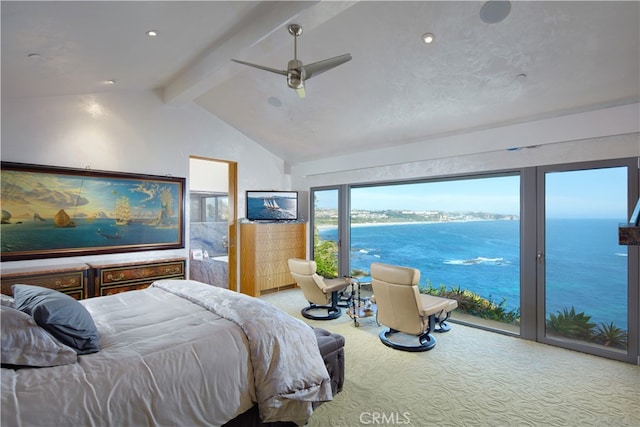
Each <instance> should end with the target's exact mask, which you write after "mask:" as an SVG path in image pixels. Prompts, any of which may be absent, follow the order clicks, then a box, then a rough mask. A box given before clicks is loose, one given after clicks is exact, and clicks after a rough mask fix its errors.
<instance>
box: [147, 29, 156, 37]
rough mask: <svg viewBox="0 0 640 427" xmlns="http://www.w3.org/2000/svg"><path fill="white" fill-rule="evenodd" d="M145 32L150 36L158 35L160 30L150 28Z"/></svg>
mask: <svg viewBox="0 0 640 427" xmlns="http://www.w3.org/2000/svg"><path fill="white" fill-rule="evenodd" d="M145 34H146V35H148V36H149V37H155V36H157V35H158V32H157V31H156V30H149V31H147V32H146V33H145Z"/></svg>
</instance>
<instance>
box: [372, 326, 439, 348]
mask: <svg viewBox="0 0 640 427" xmlns="http://www.w3.org/2000/svg"><path fill="white" fill-rule="evenodd" d="M397 334H401V335H403V336H406V337H407V338H409V337H411V338H412V340H417V343H414V344H411V342H410V341H409V340H407V341H408V342H407V343H404V342H400V341H399V340H398V339H392V337H393V336H394V335H397ZM379 337H380V341H382V344H384V345H386V346H387V347H391V348H393V349H396V350H402V351H413V352H417V351H428V350H431V349H432V348H433V347H435V345H436V339H435V338H434V337H432V336H431V334H429V333H428V332H426V333H424V334H422V335H419V336H417V335H408V334H403V333H402V332H398V331H396V330H394V329H391V328H388V329H385V330H383V331H382V332H380V335H379Z"/></svg>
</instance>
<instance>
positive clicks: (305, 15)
mask: <svg viewBox="0 0 640 427" xmlns="http://www.w3.org/2000/svg"><path fill="white" fill-rule="evenodd" d="M356 3H357V2H333V1H281V2H272V1H265V2H261V3H260V4H259V5H257V6H256V8H255V9H253V10H252V11H251V13H250V14H249V15H248V16H247V17H246V18H245V19H243V20H241V21H240V22H239V23H238V24H237V25H236V26H234V28H233V29H232V30H231V31H229V32H228V33H227V35H226V37H223V38H222V39H221V40H219V41H217V42H216V43H214V44H213V45H212V46H211V47H210V48H209V49H208V50H207V51H206V52H204V53H203V54H202V55H200V56H199V58H198V59H197V60H196V61H194V62H193V63H192V64H191V65H190V66H189V67H188V68H186V69H185V70H184V71H182V72H181V73H180V74H179V75H178V76H177V77H176V78H174V79H173V81H172V82H171V83H169V85H167V86H166V87H165V88H164V90H163V94H162V97H163V101H164V102H165V103H167V104H174V105H179V104H184V103H186V102H190V101H192V100H194V99H196V98H198V97H199V96H201V95H203V94H204V93H206V92H208V91H209V90H211V89H212V88H214V87H215V86H217V85H218V84H220V83H221V82H223V81H225V80H226V79H228V78H230V77H231V76H233V75H234V74H235V73H237V72H239V70H241V67H238V66H234V65H237V64H234V65H232V62H231V58H234V57H239V56H241V54H242V53H243V52H245V51H248V50H251V48H254V47H255V46H257V45H259V44H260V43H261V42H262V41H264V40H265V39H266V38H267V37H269V36H270V35H271V34H272V33H273V32H275V31H276V30H280V29H282V28H283V27H284V26H285V25H286V24H289V23H292V22H301V23H303V24H304V26H305V29H312V28H315V27H317V26H318V25H320V24H322V23H323V22H326V21H327V20H329V19H331V18H333V17H335V16H336V15H338V14H340V13H341V12H342V11H344V10H345V9H347V8H349V7H351V6H352V5H354V4H356ZM290 43H291V40H290V38H286V37H281V41H278V42H277V43H276V42H274V43H272V46H277V45H279V44H280V45H282V46H284V45H285V44H286V45H287V46H288V45H289V44H290ZM257 59H259V58H256V59H255V60H257Z"/></svg>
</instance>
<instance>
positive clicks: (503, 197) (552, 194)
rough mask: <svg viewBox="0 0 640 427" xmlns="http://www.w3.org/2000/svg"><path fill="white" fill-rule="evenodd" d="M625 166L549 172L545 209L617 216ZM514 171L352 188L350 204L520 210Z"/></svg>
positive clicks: (324, 199)
mask: <svg viewBox="0 0 640 427" xmlns="http://www.w3.org/2000/svg"><path fill="white" fill-rule="evenodd" d="M626 183H627V181H626V168H623V167H620V168H607V169H597V170H586V171H569V172H560V173H551V174H547V176H546V201H545V204H546V211H547V216H548V217H553V218H618V219H620V220H622V219H624V218H625V217H626V215H627V196H626V194H627V185H626ZM519 193H520V179H519V177H517V176H507V177H494V178H479V179H465V180H456V181H445V182H429V183H421V184H402V185H387V186H380V187H362V188H355V189H353V190H352V198H351V207H352V209H365V210H381V209H404V210H421V211H424V210H441V211H482V212H492V213H500V214H514V215H519V214H520V197H519ZM316 195H317V196H318V197H317V201H316V206H317V207H319V208H335V207H336V200H337V192H336V191H326V192H322V193H316Z"/></svg>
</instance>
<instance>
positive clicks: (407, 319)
mask: <svg viewBox="0 0 640 427" xmlns="http://www.w3.org/2000/svg"><path fill="white" fill-rule="evenodd" d="M419 281H420V271H419V270H417V269H415V268H411V267H400V266H395V265H389V264H382V263H372V264H371V286H372V288H373V293H374V295H375V302H376V305H377V307H378V322H379V323H380V324H382V325H384V326H386V327H387V328H388V329H385V330H383V331H382V332H380V341H382V343H383V344H385V345H387V346H389V347H392V348H395V349H398V350H405V351H426V350H431V349H432V348H433V347H434V346H435V345H436V340H435V338H434V337H433V336H432V335H431V332H432V331H433V330H434V329H435V324H436V319H437V318H438V317H439V316H441V317H444V316H445V315H446V312H447V309H448V308H449V300H448V299H446V298H438V297H432V296H430V295H423V294H421V293H420V292H419V290H418V282H419Z"/></svg>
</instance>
